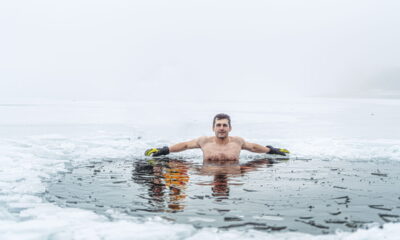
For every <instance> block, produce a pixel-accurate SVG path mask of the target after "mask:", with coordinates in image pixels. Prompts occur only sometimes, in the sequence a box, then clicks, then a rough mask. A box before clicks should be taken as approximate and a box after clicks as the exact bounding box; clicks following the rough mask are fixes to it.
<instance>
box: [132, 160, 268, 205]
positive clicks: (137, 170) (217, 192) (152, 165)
mask: <svg viewBox="0 0 400 240" xmlns="http://www.w3.org/2000/svg"><path fill="white" fill-rule="evenodd" d="M272 163H273V162H272V160H271V159H257V160H254V161H250V162H247V163H245V164H242V165H240V164H239V162H238V161H236V162H232V161H228V162H223V161H219V162H205V163H204V164H202V165H200V166H193V164H192V163H189V162H187V161H183V160H177V159H170V158H163V159H151V160H147V161H137V162H135V165H134V168H133V172H132V179H133V181H134V182H136V183H139V184H141V185H145V186H147V188H148V197H147V196H145V198H147V199H149V204H151V205H152V206H154V207H155V208H156V209H155V211H169V212H176V211H182V210H184V208H185V199H186V197H187V194H186V192H185V191H186V187H187V184H188V183H189V174H188V171H189V170H190V169H192V170H194V172H195V173H197V174H199V175H206V176H213V180H212V181H211V182H205V183H198V185H210V186H211V190H212V196H213V197H215V199H216V201H221V200H222V199H227V198H228V197H229V185H232V184H236V185H238V183H230V178H231V177H237V176H243V175H244V174H245V173H246V172H250V171H254V170H256V169H257V168H259V167H262V166H265V165H267V166H271V164H272Z"/></svg>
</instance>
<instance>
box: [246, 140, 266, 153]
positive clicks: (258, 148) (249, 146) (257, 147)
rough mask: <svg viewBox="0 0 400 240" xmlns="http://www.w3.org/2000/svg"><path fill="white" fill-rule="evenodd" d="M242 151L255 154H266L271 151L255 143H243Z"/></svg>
mask: <svg viewBox="0 0 400 240" xmlns="http://www.w3.org/2000/svg"><path fill="white" fill-rule="evenodd" d="M242 149H244V150H247V151H250V152H255V153H268V152H269V151H270V150H271V149H270V148H267V147H264V146H262V145H260V144H257V143H249V142H244V144H243V145H242Z"/></svg>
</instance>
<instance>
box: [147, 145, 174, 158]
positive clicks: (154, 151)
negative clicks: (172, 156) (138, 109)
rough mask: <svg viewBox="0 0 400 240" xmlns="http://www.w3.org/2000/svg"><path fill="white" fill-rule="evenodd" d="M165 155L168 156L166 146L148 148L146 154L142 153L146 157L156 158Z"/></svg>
mask: <svg viewBox="0 0 400 240" xmlns="http://www.w3.org/2000/svg"><path fill="white" fill-rule="evenodd" d="M167 154H169V148H168V147H167V146H165V147H162V148H150V149H147V150H146V152H144V155H145V156H148V157H158V156H161V155H167Z"/></svg>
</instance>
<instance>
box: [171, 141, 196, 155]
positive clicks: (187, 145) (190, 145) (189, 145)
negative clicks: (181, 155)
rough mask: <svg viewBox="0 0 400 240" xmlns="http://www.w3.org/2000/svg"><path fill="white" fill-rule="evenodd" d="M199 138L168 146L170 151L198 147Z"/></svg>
mask: <svg viewBox="0 0 400 240" xmlns="http://www.w3.org/2000/svg"><path fill="white" fill-rule="evenodd" d="M199 139H200V138H196V139H193V140H191V141H187V142H181V143H177V144H175V145H172V146H170V147H169V151H170V152H181V151H184V150H187V149H192V148H200V144H199Z"/></svg>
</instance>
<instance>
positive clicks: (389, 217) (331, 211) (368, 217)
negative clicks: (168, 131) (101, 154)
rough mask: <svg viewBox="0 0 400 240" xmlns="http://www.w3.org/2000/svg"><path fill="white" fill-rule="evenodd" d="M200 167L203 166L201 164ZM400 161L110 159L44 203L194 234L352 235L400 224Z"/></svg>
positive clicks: (68, 176) (71, 177)
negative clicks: (161, 221)
mask: <svg viewBox="0 0 400 240" xmlns="http://www.w3.org/2000/svg"><path fill="white" fill-rule="evenodd" d="M200 162H201V161H200ZM399 176H400V162H396V163H394V164H393V163H392V162H387V161H381V162H372V161H352V160H337V161H331V160H321V159H290V160H271V159H249V160H247V161H243V163H241V164H240V165H226V164H225V165H224V164H222V165H221V164H219V165H212V166H204V165H202V164H201V163H199V160H197V159H196V160H193V159H192V160H184V159H171V158H165V159H109V160H107V159H105V160H104V161H102V162H101V163H98V162H94V163H89V164H83V165H81V166H78V167H76V168H72V169H70V171H69V172H67V173H65V174H63V175H60V176H59V177H57V179H53V180H52V181H51V182H49V183H48V187H47V192H46V194H45V196H44V197H45V198H46V199H47V200H48V201H50V202H55V203H56V204H59V205H61V206H63V207H79V208H84V209H89V210H92V211H95V212H97V213H100V214H106V215H107V213H106V211H107V210H108V209H110V208H111V209H118V210H119V211H121V212H123V213H126V214H128V215H132V216H135V217H149V216H161V217H162V218H165V219H167V220H168V221H172V222H176V223H190V224H192V225H193V226H195V227H197V228H203V227H218V228H220V229H250V228H251V229H257V230H261V231H268V232H271V231H281V232H285V231H300V232H306V233H311V234H325V233H334V232H335V231H336V230H337V229H341V230H344V231H354V230H356V229H358V228H368V226H369V225H370V224H371V223H379V224H384V223H387V222H399V221H400V193H399V192H398V189H397V186H398V183H399V182H400V181H399Z"/></svg>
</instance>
